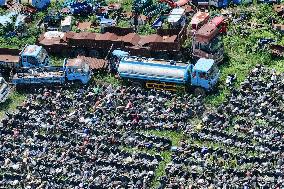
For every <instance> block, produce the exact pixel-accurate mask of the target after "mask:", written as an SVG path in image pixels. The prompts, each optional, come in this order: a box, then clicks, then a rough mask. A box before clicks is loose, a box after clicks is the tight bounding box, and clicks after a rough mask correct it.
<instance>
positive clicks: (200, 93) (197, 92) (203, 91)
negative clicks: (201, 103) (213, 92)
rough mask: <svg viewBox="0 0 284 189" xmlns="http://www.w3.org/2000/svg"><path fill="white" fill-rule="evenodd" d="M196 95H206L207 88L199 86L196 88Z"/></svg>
mask: <svg viewBox="0 0 284 189" xmlns="http://www.w3.org/2000/svg"><path fill="white" fill-rule="evenodd" d="M194 95H196V96H205V90H204V89H203V88H201V87H197V88H195V89H194Z"/></svg>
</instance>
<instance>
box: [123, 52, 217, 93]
mask: <svg viewBox="0 0 284 189" xmlns="http://www.w3.org/2000/svg"><path fill="white" fill-rule="evenodd" d="M117 71H118V74H119V76H120V77H121V78H122V79H124V80H127V81H130V82H132V83H134V85H145V86H146V87H147V88H155V89H166V90H171V91H176V90H177V89H178V88H179V87H178V86H179V85H181V86H183V88H185V89H193V90H194V93H195V94H196V95H204V94H205V93H206V91H211V90H213V89H214V87H215V85H216V83H217V81H218V79H219V77H220V71H219V69H218V67H217V66H216V63H215V62H214V60H212V59H205V58H201V59H199V60H198V61H197V63H196V64H195V65H193V64H184V63H181V62H176V61H172V60H168V61H166V60H156V59H151V58H141V57H132V56H126V57H123V58H122V59H121V60H120V61H119V65H118V68H117Z"/></svg>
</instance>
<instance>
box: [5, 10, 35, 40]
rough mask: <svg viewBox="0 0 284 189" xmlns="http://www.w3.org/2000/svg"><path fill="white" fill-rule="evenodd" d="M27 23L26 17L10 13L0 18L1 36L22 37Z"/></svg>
mask: <svg viewBox="0 0 284 189" xmlns="http://www.w3.org/2000/svg"><path fill="white" fill-rule="evenodd" d="M28 21H29V19H28V16H27V15H24V14H18V13H16V12H10V13H8V14H6V15H3V16H0V27H2V28H3V32H4V33H3V34H2V35H3V36H5V37H12V36H15V35H19V36H23V35H25V34H26V29H27V27H26V23H27V22H28Z"/></svg>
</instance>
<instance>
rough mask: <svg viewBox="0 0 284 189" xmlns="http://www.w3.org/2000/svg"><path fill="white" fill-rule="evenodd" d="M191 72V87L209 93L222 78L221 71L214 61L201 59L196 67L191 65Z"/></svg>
mask: <svg viewBox="0 0 284 189" xmlns="http://www.w3.org/2000/svg"><path fill="white" fill-rule="evenodd" d="M190 70H191V71H190V72H191V85H193V86H196V87H202V88H204V89H205V90H207V91H210V90H212V88H213V87H214V86H215V85H216V83H217V81H218V79H219V77H220V71H219V69H218V68H217V66H216V64H215V63H214V60H213V59H205V58H200V59H199V60H198V61H197V63H196V64H195V65H194V66H192V65H191V68H190Z"/></svg>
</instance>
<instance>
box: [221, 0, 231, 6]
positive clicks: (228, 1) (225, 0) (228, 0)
mask: <svg viewBox="0 0 284 189" xmlns="http://www.w3.org/2000/svg"><path fill="white" fill-rule="evenodd" d="M229 3H230V0H223V4H222V7H228V6H229Z"/></svg>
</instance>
